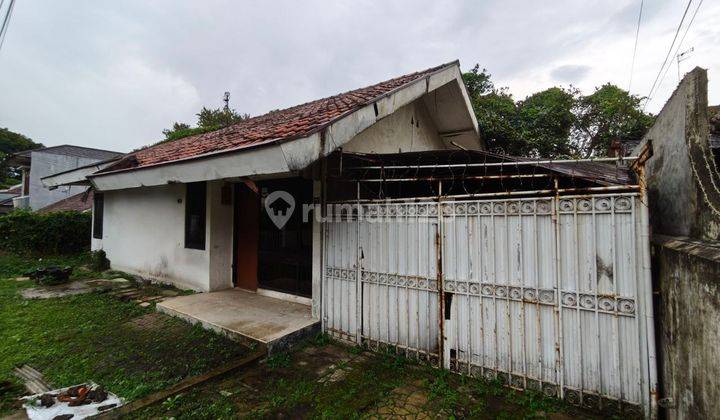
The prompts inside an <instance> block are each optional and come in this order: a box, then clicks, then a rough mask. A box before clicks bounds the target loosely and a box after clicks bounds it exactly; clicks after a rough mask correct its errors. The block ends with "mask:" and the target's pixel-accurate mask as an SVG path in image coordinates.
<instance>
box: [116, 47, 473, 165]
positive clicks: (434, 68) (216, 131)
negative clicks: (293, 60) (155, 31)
mask: <svg viewBox="0 0 720 420" xmlns="http://www.w3.org/2000/svg"><path fill="white" fill-rule="evenodd" d="M456 64H457V65H460V60H459V59H456V60H453V61H450V62H448V63H444V64H440V65H438V66H434V67H428V68H427V69H424V70H419V71H415V72H412V73H407V74H403V75H400V76H396V77H393V78H392V79H387V80H383V81H380V82H377V83H373V84H370V85H367V86H363V87H359V88H355V89H351V90H348V91H345V92H340V93H336V94H335V95H331V96H325V97H323V98H318V99H313V100H311V101H307V102H303V103H301V104H297V105H293V106H289V107H287V108H282V109H274V110H270V111H268V112H266V113H264V114H260V115H256V116H254V117H250V118H248V119H245V120H242V121H238V122H236V123H233V124H230V125H228V126H225V127H220V128H218V129H215V130H211V131H206V132H204V133H198V134H193V135H191V136H187V137H181V138H179V139H174V140H169V141H162V142H159V143H154V144H149V145H147V146H143V147H141V148H139V149H137V150H134V151H132V152H129V153H127V155H134V154H135V153H137V152H140V151H142V150H146V149H149V148H151V147H154V146H158V145H160V144H168V143H175V142H177V141H180V140H186V139H190V138H201V137H202V136H205V135H207V134H212V133H218V132H221V131H224V130H228V129H230V128H232V127H237V126H240V125H247V124H248V123H249V122H251V121H257V120H259V119H260V118H263V117H267V116H270V115H272V114H277V113H279V112H287V111H290V110H292V109H295V108H301V107H304V106H308V105H310V104H313V103H320V102H323V101H327V100H330V99H334V98H339V97H341V96H343V95H348V94H351V93H354V92H359V91H362V90H363V89H369V88H372V87H375V86H377V85H381V84H383V83H391V82H394V81H397V80H400V79H403V78H406V77H410V76H415V75H418V74H421V73H427V72H436V71H439V70H441V69H444V68H446V67H450V66H452V65H456ZM384 95H385V94H381V95H377V96H376V97H375V98H373V99H377V98H380V97H382V96H384Z"/></svg>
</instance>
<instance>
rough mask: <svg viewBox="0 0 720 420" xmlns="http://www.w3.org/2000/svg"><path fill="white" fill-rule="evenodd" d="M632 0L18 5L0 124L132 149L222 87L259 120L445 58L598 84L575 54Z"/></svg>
mask: <svg viewBox="0 0 720 420" xmlns="http://www.w3.org/2000/svg"><path fill="white" fill-rule="evenodd" d="M668 1H669V0H663V2H664V3H660V6H652V7H654V8H655V9H654V10H650V6H648V7H649V9H648V21H649V20H650V19H655V20H659V19H666V20H667V26H668V27H672V26H673V25H676V24H677V23H676V20H677V18H676V16H675V13H670V12H667V11H666V12H663V10H665V9H668V10H669V8H668V7H666V6H665V5H666V4H667V2H668ZM635 3H636V2H635V1H633V0H623V1H619V2H607V1H600V0H596V1H592V0H588V1H583V2H578V1H576V0H558V1H557V2H552V3H543V4H540V3H537V2H526V1H521V0H504V1H499V0H488V1H483V2H477V1H471V0H458V1H454V2H439V1H435V0H419V1H412V0H399V1H395V2H381V1H372V0H368V1H364V2H357V1H354V0H338V1H333V2H327V1H321V0H308V1H303V2H297V1H291V0H278V1H275V2H272V3H267V2H249V1H246V2H238V1H230V0H227V1H226V0H210V1H206V2H202V3H198V2H193V1H174V0H157V1H153V2H146V1H141V0H128V1H125V2H97V1H90V0H85V1H80V0H79V1H77V2H73V7H68V6H67V4H66V3H63V2H55V1H52V0H37V1H33V2H18V3H17V5H16V8H15V13H14V16H13V21H12V23H11V26H10V29H9V32H8V35H7V38H6V41H5V44H4V46H3V50H2V51H0V92H1V93H0V126H1V127H5V126H7V127H9V128H10V129H12V130H15V131H19V132H22V133H25V134H27V135H29V136H31V137H33V138H35V139H37V140H39V141H42V142H44V143H46V144H49V145H52V144H59V143H63V142H67V143H78V144H84V145H88V146H96V147H103V148H110V149H118V150H131V149H133V148H136V147H139V146H141V145H144V144H148V143H151V142H153V141H156V140H158V139H159V138H160V137H161V136H162V129H163V128H166V127H168V126H170V124H172V122H173V121H184V122H188V123H194V122H195V115H194V114H195V113H196V112H197V111H198V110H199V108H200V107H201V106H203V105H206V106H220V105H221V104H222V102H221V98H222V94H223V92H225V91H230V92H231V104H232V106H233V107H235V108H236V109H237V110H238V111H240V112H247V113H250V114H251V115H258V114H261V113H264V112H266V111H268V110H271V109H277V108H282V107H286V106H291V105H294V104H297V103H301V102H305V101H308V100H312V99H316V98H319V97H323V96H327V95H332V94H335V93H338V92H341V91H346V90H349V89H352V88H356V87H359V86H363V85H367V84H371V83H374V82H377V81H381V80H384V79H386V78H389V77H393V76H397V75H400V74H404V73H406V72H411V71H415V70H419V69H423V68H427V67H431V66H434V65H437V64H440V63H443V62H447V61H450V60H453V59H455V58H459V59H460V60H461V63H462V65H463V67H464V68H465V69H469V68H470V67H472V65H474V64H475V63H479V64H480V66H481V67H484V68H487V69H488V70H489V71H490V72H491V73H492V74H493V77H494V78H496V79H497V80H503V79H504V80H525V81H528V82H527V83H526V84H527V85H529V87H528V88H527V89H536V90H540V89H543V88H545V87H546V86H541V85H539V83H540V82H536V81H535V79H534V78H536V77H537V76H538V75H540V76H542V75H552V76H553V77H555V78H557V80H562V81H566V80H568V79H573V80H578V79H582V78H585V79H586V82H592V83H597V84H601V83H603V82H605V81H607V80H608V79H609V78H610V76H613V77H615V76H617V75H607V74H599V75H597V77H601V79H602V80H600V79H598V80H595V79H593V77H595V73H597V72H592V73H591V72H589V71H588V68H589V67H590V66H594V65H595V63H593V62H592V61H591V60H588V59H586V60H584V61H583V60H577V59H574V57H573V56H574V55H576V54H577V53H578V52H582V51H585V50H586V49H587V48H588V45H589V44H590V43H594V44H595V45H598V44H600V45H603V44H610V43H612V42H615V41H617V40H619V39H627V38H628V37H631V36H632V35H633V24H632V22H633V19H632V15H633V13H634V12H633V7H634V5H635ZM646 3H647V2H646ZM711 7H712V6H710V5H708V4H707V2H706V5H704V6H703V8H704V10H703V12H705V13H708V12H709V11H710V9H711ZM635 8H636V7H635ZM671 12H672V11H671ZM714 30H715V31H716V32H720V30H718V29H714ZM620 53H622V54H624V55H622V56H620ZM625 53H626V52H625V51H623V52H617V55H616V56H617V57H618V58H617V59H618V60H624V61H627V60H629V59H630V56H629V53H628V54H625ZM626 55H627V56H626ZM657 55H660V54H657ZM565 63H572V66H575V67H576V68H567V67H568V65H567V64H565ZM572 66H570V67H572ZM622 77H625V74H624V73H623V75H620V76H619V77H618V78H622ZM638 77H640V76H638ZM545 82H546V81H543V82H542V83H545ZM638 83H640V82H638ZM535 86H537V87H536V88H535ZM509 87H510V89H511V91H513V89H514V86H513V84H512V83H509ZM526 93H528V92H518V96H522V95H524V94H526Z"/></svg>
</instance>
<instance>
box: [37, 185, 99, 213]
mask: <svg viewBox="0 0 720 420" xmlns="http://www.w3.org/2000/svg"><path fill="white" fill-rule="evenodd" d="M94 197H95V192H94V191H93V190H92V189H91V188H87V187H85V191H83V192H80V193H77V194H75V195H71V196H70V197H68V198H63V199H62V200H60V201H56V202H54V203H52V204H50V205H47V206H45V207H43V208H41V209H40V210H38V211H37V212H38V213H53V212H56V211H79V212H86V211H92V207H93V202H94Z"/></svg>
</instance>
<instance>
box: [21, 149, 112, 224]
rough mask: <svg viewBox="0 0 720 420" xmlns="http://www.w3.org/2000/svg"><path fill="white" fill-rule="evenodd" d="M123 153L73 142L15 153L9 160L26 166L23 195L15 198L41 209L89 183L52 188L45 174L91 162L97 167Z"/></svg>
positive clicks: (83, 165)
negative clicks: (49, 186) (47, 182)
mask: <svg viewBox="0 0 720 420" xmlns="http://www.w3.org/2000/svg"><path fill="white" fill-rule="evenodd" d="M122 155H123V154H122V153H120V152H112V151H108V150H100V149H93V148H90V147H81V146H73V145H69V144H64V145H60V146H52V147H44V148H41V149H34V150H26V151H23V152H18V153H15V154H13V155H11V156H10V157H9V158H8V164H9V165H11V166H17V167H19V168H20V169H21V170H22V184H21V186H22V187H21V192H20V195H19V196H18V197H15V198H14V199H13V201H14V207H15V208H28V209H31V210H40V209H41V208H43V207H46V206H49V205H50V204H53V203H55V202H57V201H60V200H64V199H66V198H68V197H71V196H74V195H77V194H81V193H83V192H84V191H85V190H86V189H87V187H82V186H73V185H64V186H61V187H58V188H54V189H48V188H45V186H44V185H43V183H42V178H43V177H45V176H48V175H55V174H58V173H62V172H65V171H68V170H75V169H77V168H82V167H87V166H88V165H90V166H91V167H94V166H95V165H97V164H99V163H103V162H109V161H112V160H114V159H117V158H119V157H120V156H122ZM95 170H97V169H95Z"/></svg>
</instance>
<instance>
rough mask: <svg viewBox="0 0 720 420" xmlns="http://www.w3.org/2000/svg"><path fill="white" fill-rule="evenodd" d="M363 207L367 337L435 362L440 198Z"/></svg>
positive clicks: (362, 232)
mask: <svg viewBox="0 0 720 420" xmlns="http://www.w3.org/2000/svg"><path fill="white" fill-rule="evenodd" d="M362 211H363V218H362V220H361V221H360V223H359V229H360V243H361V247H360V248H361V253H362V254H361V257H362V258H361V272H362V274H361V279H362V293H363V295H362V305H363V312H362V313H363V328H362V335H363V339H364V340H365V341H366V342H367V343H369V344H370V345H371V346H376V347H382V346H391V347H395V348H399V349H401V350H404V351H405V352H406V354H408V355H413V356H417V357H419V358H427V359H428V360H431V361H433V362H436V361H437V360H439V342H438V336H439V327H438V316H439V298H438V285H437V252H436V251H437V248H436V245H435V244H436V239H437V232H438V224H437V222H438V218H437V204H436V203H424V204H420V203H400V204H368V205H363V206H362Z"/></svg>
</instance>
